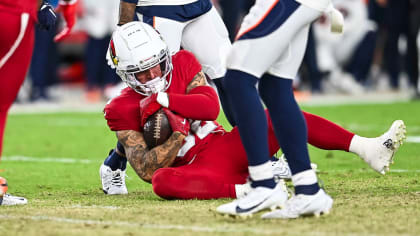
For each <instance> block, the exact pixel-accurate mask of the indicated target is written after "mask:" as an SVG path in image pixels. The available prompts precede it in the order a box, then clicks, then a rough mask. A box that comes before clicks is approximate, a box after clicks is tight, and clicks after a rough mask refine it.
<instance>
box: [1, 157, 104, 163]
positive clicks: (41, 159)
mask: <svg viewBox="0 0 420 236" xmlns="http://www.w3.org/2000/svg"><path fill="white" fill-rule="evenodd" d="M1 160H2V161H21V162H50V163H82V164H91V163H95V164H97V163H99V162H101V161H103V160H96V159H93V160H88V159H74V158H66V157H27V156H5V157H2V159H1Z"/></svg>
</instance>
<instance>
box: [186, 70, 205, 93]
mask: <svg viewBox="0 0 420 236" xmlns="http://www.w3.org/2000/svg"><path fill="white" fill-rule="evenodd" d="M206 85H207V79H206V75H204V72H203V71H200V72H198V73H197V74H196V75H195V76H194V78H193V79H192V80H191V82H190V84H188V86H187V93H189V92H190V91H191V90H192V89H193V88H196V87H198V86H206Z"/></svg>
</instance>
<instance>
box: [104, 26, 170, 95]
mask: <svg viewBox="0 0 420 236" xmlns="http://www.w3.org/2000/svg"><path fill="white" fill-rule="evenodd" d="M108 53H110V57H111V59H112V62H113V63H114V65H115V67H116V72H117V74H118V75H119V76H120V77H121V79H122V80H123V81H124V82H125V83H126V84H127V85H128V86H129V87H131V88H132V89H133V90H135V91H136V92H138V93H140V94H142V95H145V96H150V95H151V94H153V93H158V92H163V91H166V89H168V87H169V86H170V83H171V80H172V60H171V55H170V53H169V49H168V46H167V45H166V43H165V42H164V41H163V39H162V37H161V36H160V34H159V33H158V32H157V31H156V30H154V29H153V28H152V27H151V26H150V25H147V24H145V23H142V22H130V23H127V24H125V25H123V26H121V27H120V28H119V29H117V30H116V31H115V32H114V33H113V35H112V38H111V42H110V47H109V51H108ZM157 65H159V67H160V70H161V72H162V74H161V76H160V77H155V78H152V79H151V80H149V81H147V82H145V83H141V82H140V81H139V80H138V79H137V78H136V74H137V73H141V72H146V71H147V70H150V69H152V68H153V67H156V66H157Z"/></svg>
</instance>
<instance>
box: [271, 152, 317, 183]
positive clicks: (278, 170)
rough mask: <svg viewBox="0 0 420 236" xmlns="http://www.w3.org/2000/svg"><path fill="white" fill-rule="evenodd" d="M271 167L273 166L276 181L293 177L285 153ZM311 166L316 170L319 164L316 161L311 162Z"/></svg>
mask: <svg viewBox="0 0 420 236" xmlns="http://www.w3.org/2000/svg"><path fill="white" fill-rule="evenodd" d="M271 167H272V168H273V175H274V179H275V180H276V181H278V180H279V179H286V180H289V179H291V178H292V171H291V170H290V167H289V164H288V163H287V161H286V159H285V157H284V154H282V155H281V156H280V158H279V159H278V160H277V161H272V162H271ZM311 168H312V169H313V170H314V171H316V170H317V168H318V166H317V165H316V164H315V163H311Z"/></svg>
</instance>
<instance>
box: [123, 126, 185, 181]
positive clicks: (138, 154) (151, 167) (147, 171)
mask: <svg viewBox="0 0 420 236" xmlns="http://www.w3.org/2000/svg"><path fill="white" fill-rule="evenodd" d="M117 138H118V141H119V142H120V143H121V144H122V145H123V146H124V149H125V153H126V157H127V160H128V162H129V163H130V165H131V167H133V169H134V171H135V172H136V173H137V175H138V176H139V177H140V178H141V179H143V180H144V181H146V182H149V183H150V182H151V181H152V176H153V173H154V172H155V171H156V170H157V169H159V168H163V167H169V166H171V165H172V163H173V162H174V161H175V158H176V154H177V153H178V151H179V149H180V148H181V146H182V141H183V140H184V138H185V136H184V135H183V134H181V133H179V132H174V133H173V134H172V135H171V137H169V139H168V140H167V141H166V142H165V143H163V144H162V145H159V146H157V147H155V148H153V149H152V150H148V148H147V145H146V143H145V141H144V137H143V134H142V133H139V132H137V131H134V130H124V131H117Z"/></svg>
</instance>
